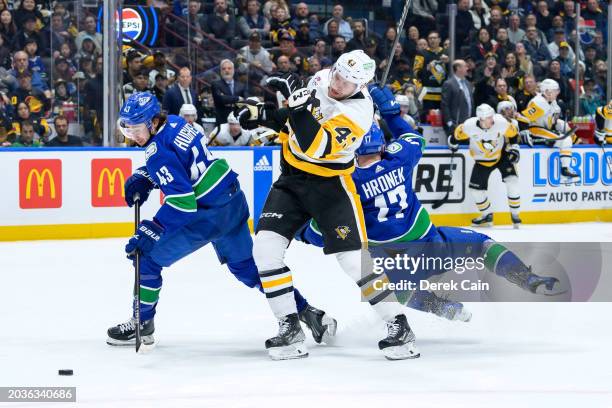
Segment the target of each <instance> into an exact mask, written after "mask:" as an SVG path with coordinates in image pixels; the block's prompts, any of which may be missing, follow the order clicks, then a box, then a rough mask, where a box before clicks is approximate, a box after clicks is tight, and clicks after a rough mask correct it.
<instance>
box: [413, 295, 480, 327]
mask: <svg viewBox="0 0 612 408" xmlns="http://www.w3.org/2000/svg"><path fill="white" fill-rule="evenodd" d="M406 306H408V307H410V308H413V309H416V310H420V311H422V312H427V313H433V314H435V315H436V316H438V317H442V318H444V319H447V320H453V321H461V322H469V321H470V319H471V318H472V313H471V312H470V311H469V310H467V309H466V308H465V306H464V305H463V304H462V303H461V302H454V301H452V300H448V299H444V298H441V297H440V296H438V295H436V294H435V293H433V292H430V291H422V290H420V291H417V292H415V293H414V294H413V295H412V296H411V297H410V299H409V300H408V303H407V304H406Z"/></svg>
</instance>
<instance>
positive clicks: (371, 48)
mask: <svg viewBox="0 0 612 408" xmlns="http://www.w3.org/2000/svg"><path fill="white" fill-rule="evenodd" d="M377 49H378V40H377V39H376V37H368V39H367V41H366V49H365V53H366V54H367V55H368V57H370V58H372V59H373V60H374V62H375V63H376V66H377V67H378V66H379V65H380V62H381V61H380V58H378V55H377V53H376V51H377ZM408 55H409V56H411V55H414V53H408ZM413 62H414V61H413V60H411V61H410V66H412V64H413Z"/></svg>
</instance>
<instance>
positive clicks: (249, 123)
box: [234, 98, 264, 129]
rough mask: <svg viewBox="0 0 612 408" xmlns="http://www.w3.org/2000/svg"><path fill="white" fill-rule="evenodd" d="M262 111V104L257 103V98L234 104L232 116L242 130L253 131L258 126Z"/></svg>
mask: <svg viewBox="0 0 612 408" xmlns="http://www.w3.org/2000/svg"><path fill="white" fill-rule="evenodd" d="M263 111H264V103H263V102H259V99H257V98H247V99H245V100H243V101H240V102H237V103H236V108H235V109H234V116H236V119H238V122H240V126H241V127H242V128H243V129H254V128H256V127H258V126H259V120H260V119H263V118H262V116H263Z"/></svg>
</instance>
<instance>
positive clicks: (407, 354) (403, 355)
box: [381, 342, 421, 360]
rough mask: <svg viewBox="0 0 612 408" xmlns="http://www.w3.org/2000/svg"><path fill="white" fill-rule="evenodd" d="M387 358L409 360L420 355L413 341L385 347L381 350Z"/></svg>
mask: <svg viewBox="0 0 612 408" xmlns="http://www.w3.org/2000/svg"><path fill="white" fill-rule="evenodd" d="M381 351H382V353H383V355H384V356H385V358H386V359H387V360H409V359H413V358H419V357H421V353H420V352H419V350H418V349H417V347H416V345H415V344H414V342H408V343H406V344H403V345H401V346H393V347H387V348H384V349H382V350H381Z"/></svg>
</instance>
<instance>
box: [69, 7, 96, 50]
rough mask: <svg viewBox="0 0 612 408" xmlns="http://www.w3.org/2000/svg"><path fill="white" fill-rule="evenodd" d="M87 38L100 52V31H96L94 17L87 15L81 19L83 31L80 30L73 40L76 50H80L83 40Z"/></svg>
mask: <svg viewBox="0 0 612 408" xmlns="http://www.w3.org/2000/svg"><path fill="white" fill-rule="evenodd" d="M87 38H88V39H90V40H91V41H92V42H93V43H94V46H95V48H96V49H97V50H98V52H99V53H102V33H99V32H98V31H97V24H96V18H95V17H94V16H87V17H85V20H83V31H80V32H79V34H78V35H77V36H76V38H75V40H74V42H75V44H76V48H77V51H81V49H82V47H83V41H84V40H85V39H87Z"/></svg>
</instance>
